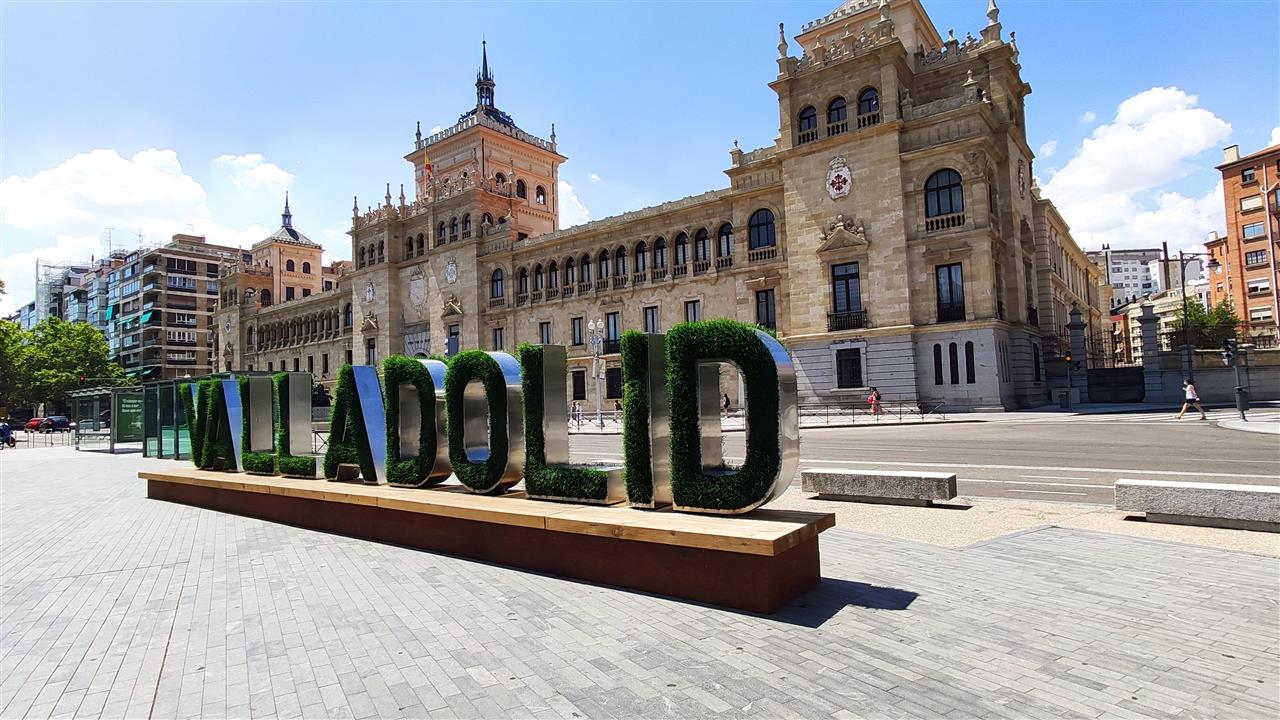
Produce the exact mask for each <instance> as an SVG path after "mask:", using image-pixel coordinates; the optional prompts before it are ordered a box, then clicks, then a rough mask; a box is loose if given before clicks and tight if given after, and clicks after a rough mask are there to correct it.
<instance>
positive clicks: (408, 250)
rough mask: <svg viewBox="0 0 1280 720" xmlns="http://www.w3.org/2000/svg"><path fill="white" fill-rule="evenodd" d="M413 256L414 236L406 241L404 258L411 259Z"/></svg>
mask: <svg viewBox="0 0 1280 720" xmlns="http://www.w3.org/2000/svg"><path fill="white" fill-rule="evenodd" d="M411 255H413V236H412V235H410V236H408V237H406V238H405V239H404V256H405V257H410V256H411Z"/></svg>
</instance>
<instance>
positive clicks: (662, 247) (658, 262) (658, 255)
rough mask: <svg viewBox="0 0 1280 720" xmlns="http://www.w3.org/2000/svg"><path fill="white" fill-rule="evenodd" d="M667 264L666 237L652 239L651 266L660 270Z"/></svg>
mask: <svg viewBox="0 0 1280 720" xmlns="http://www.w3.org/2000/svg"><path fill="white" fill-rule="evenodd" d="M666 266H667V239H666V238H664V237H660V238H658V239H657V240H654V241H653V267H654V268H656V269H658V270H661V269H663V268H665V267H666Z"/></svg>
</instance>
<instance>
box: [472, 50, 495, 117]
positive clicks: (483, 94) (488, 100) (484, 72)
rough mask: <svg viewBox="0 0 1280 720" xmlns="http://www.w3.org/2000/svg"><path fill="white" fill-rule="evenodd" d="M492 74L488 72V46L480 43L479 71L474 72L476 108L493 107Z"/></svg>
mask: <svg viewBox="0 0 1280 720" xmlns="http://www.w3.org/2000/svg"><path fill="white" fill-rule="evenodd" d="M495 84H496V83H494V81H493V73H492V72H490V71H489V46H488V43H487V42H485V41H484V40H481V41H480V69H479V70H477V71H476V107H478V108H491V107H493V87H494V85H495Z"/></svg>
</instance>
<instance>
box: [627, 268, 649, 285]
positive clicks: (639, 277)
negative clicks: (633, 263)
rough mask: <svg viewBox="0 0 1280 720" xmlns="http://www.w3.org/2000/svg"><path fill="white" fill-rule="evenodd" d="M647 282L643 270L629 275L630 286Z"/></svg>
mask: <svg viewBox="0 0 1280 720" xmlns="http://www.w3.org/2000/svg"><path fill="white" fill-rule="evenodd" d="M647 280H648V277H647V276H646V275H645V274H644V271H643V270H641V271H640V272H637V273H631V284H632V285H643V284H645V282H646V281H647Z"/></svg>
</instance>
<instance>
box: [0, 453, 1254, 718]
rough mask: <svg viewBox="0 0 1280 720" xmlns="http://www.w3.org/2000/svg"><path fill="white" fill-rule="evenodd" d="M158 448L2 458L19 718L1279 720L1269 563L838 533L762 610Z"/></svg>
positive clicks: (1011, 539)
mask: <svg viewBox="0 0 1280 720" xmlns="http://www.w3.org/2000/svg"><path fill="white" fill-rule="evenodd" d="M163 462H164V461H155V460H145V459H143V458H141V457H140V456H137V455H129V456H117V457H111V456H107V455H100V454H95V453H79V454H77V453H75V452H74V451H71V450H69V449H62V448H47V449H36V450H29V451H28V450H23V451H18V452H9V451H5V452H3V453H0V476H2V478H3V480H2V484H0V492H2V493H3V495H2V498H0V499H2V501H3V515H2V517H0V521H2V522H0V527H2V529H3V551H2V552H0V568H2V570H3V596H2V597H0V600H2V603H3V615H2V626H0V638H2V639H0V670H2V673H0V675H2V684H0V690H2V693H0V715H2V716H3V717H24V716H25V717H52V716H57V717H73V716H75V717H80V716H102V717H154V718H170V717H178V718H187V717H200V716H204V717H224V716H232V717H250V716H252V717H274V716H283V717H299V716H305V717H356V718H365V717H401V716H407V717H423V716H439V717H485V718H494V717H558V718H612V717H616V718H632V717H655V718H657V717H678V718H686V717H735V718H736V717H759V718H775V717H788V718H790V717H804V718H811V717H840V718H847V717H938V716H944V715H945V716H947V717H953V718H956V717H1007V718H1024V717H1031V718H1058V717H1087V718H1094V717H1186V718H1205V717H1223V718H1254V717H1257V718H1264V717H1275V716H1276V715H1277V713H1280V655H1278V645H1280V608H1278V605H1277V601H1278V600H1280V560H1277V559H1276V558H1273V557H1264V556H1260V555H1253V554H1247V553H1241V552H1231V551H1224V550H1215V549H1208V548H1202V547H1196V546H1190V545H1182V544H1176V543H1169V542H1161V541H1153V540H1144V539H1136V538H1130V537H1124V536H1119V535H1110V534H1103V533H1098V532H1091V531H1085V530H1074V529H1061V528H1045V529H1039V530H1035V531H1029V532H1023V533H1019V534H1014V535H1006V536H1003V537H999V538H996V539H993V540H990V541H987V542H984V543H980V544H976V545H971V546H967V547H962V548H945V547H941V546H938V545H930V544H923V543H916V542H910V541H905V540H897V539H889V538H886V537H882V536H876V535H871V534H866V533H859V532H854V531H850V530H848V529H844V528H836V529H833V530H830V531H828V532H826V533H824V534H823V536H822V553H823V555H822V558H823V575H824V578H825V579H824V580H823V582H822V584H821V586H820V587H819V588H818V589H817V590H816V591H814V592H812V593H810V594H808V595H806V596H804V597H802V598H801V599H800V600H799V601H797V602H796V603H794V604H793V605H792V606H790V607H789V608H787V609H786V610H785V611H783V612H781V613H779V614H777V615H775V616H771V617H758V616H753V615H745V614H740V613H734V612H728V611H723V610H719V609H716V608H710V607H704V606H699V605H693V604H688V603H683V602H676V601H673V600H670V599H666V598H662V597H654V596H648V595H643V594H638V593H634V592H626V591H620V590H614V589H611V588H605V587H598V586H592V585H585V584H581V583H575V582H569V581H565V580H561V579H557V578H554V577H546V576H539V575H533V574H529V573H524V572H519V571H515V570H508V569H505V568H500V567H494V566H489V565H484V564H480V563H475V562H469V561H463V560H458V559H454V558H449V557H442V556H437V555H431V554H427V553H423V552H418V551H413V550H407V549H403V548H399V547H393V546H387V545H378V544H374V543H369V542H365V541H360V540H354V539H349V538H345V537H338V536H332V535H326V534H323V533H317V532H312V531H307V530H300V529H296V528H292V527H287V526H282V525H276V524H272V523H267V522H263V521H259V520H253V519H247V518H242V517H237V516H232V515H226V514H221V513H217V512H211V511H207V510H201V509H196V508H191V507H185V506H181V505H174V504H168V503H163V502H158V501H152V500H148V499H146V498H145V497H144V495H145V488H144V486H143V483H142V482H141V481H139V480H137V479H136V478H135V477H134V473H136V471H137V470H138V469H139V468H142V467H158V466H159V465H161V464H162V463H163ZM406 492H413V491H411V490H407V491H406Z"/></svg>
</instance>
